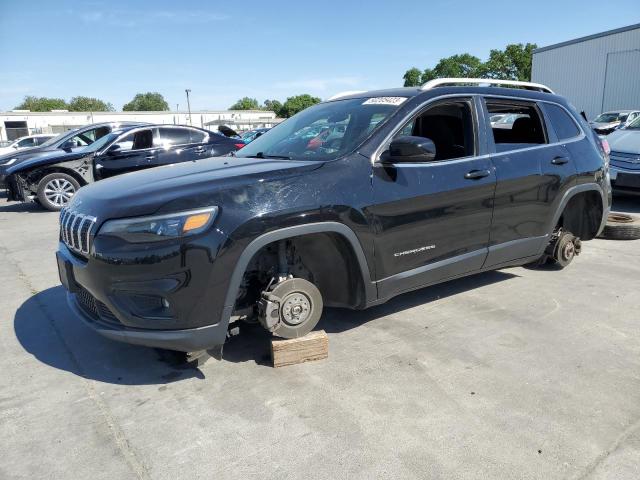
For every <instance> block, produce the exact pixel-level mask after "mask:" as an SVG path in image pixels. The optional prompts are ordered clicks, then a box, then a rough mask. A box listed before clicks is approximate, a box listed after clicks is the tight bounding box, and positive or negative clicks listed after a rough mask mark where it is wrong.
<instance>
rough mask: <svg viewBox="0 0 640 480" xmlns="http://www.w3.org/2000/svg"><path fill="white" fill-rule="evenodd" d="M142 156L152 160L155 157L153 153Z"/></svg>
mask: <svg viewBox="0 0 640 480" xmlns="http://www.w3.org/2000/svg"><path fill="white" fill-rule="evenodd" d="M144 158H146V159H147V160H153V159H154V158H156V156H155V155H147V156H146V157H144Z"/></svg>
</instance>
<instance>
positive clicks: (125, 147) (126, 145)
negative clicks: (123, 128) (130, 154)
mask: <svg viewBox="0 0 640 480" xmlns="http://www.w3.org/2000/svg"><path fill="white" fill-rule="evenodd" d="M133 137H134V134H133V133H130V134H129V135H126V136H124V137H122V138H121V139H120V140H118V141H117V142H116V143H115V145H118V146H119V147H120V151H122V152H126V151H129V150H131V147H133Z"/></svg>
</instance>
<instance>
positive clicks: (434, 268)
mask: <svg viewBox="0 0 640 480" xmlns="http://www.w3.org/2000/svg"><path fill="white" fill-rule="evenodd" d="M477 108H478V105H477V103H476V102H475V101H474V98H472V97H456V98H451V99H447V100H443V101H439V102H432V103H430V104H429V105H428V106H425V108H424V109H423V110H422V111H421V112H419V113H418V114H416V115H415V116H413V117H412V118H411V119H409V120H408V121H407V123H405V124H404V125H403V126H402V127H401V128H400V130H399V131H398V132H397V133H396V134H395V135H394V138H396V137H398V136H406V135H412V136H421V137H426V138H430V139H431V140H432V141H433V142H434V144H435V146H436V157H435V159H434V160H433V161H431V162H422V163H418V162H416V163H397V164H393V165H389V164H381V163H376V164H375V165H374V167H373V194H374V202H373V206H371V207H370V208H368V209H367V210H368V213H369V214H370V215H371V217H372V221H373V223H374V225H375V226H376V239H375V252H376V253H375V255H376V276H377V278H378V279H380V280H379V283H378V289H379V296H380V297H381V298H389V297H391V296H393V295H395V294H397V293H400V292H402V291H406V290H411V289H414V288H419V287H420V286H424V285H428V284H431V283H435V282H438V281H441V280H444V279H447V278H452V277H455V276H457V275H462V274H465V273H468V272H471V271H474V270H478V269H480V268H481V266H482V264H483V262H484V260H485V258H486V255H487V245H488V242H489V231H490V227H491V213H492V206H493V195H494V189H495V183H496V177H495V172H494V170H493V167H492V165H491V161H490V159H489V157H488V155H486V143H485V139H484V132H482V131H479V129H478V128H477V127H478V118H479V115H478V111H477ZM386 148H388V145H387V146H385V147H383V150H385V149H386Z"/></svg>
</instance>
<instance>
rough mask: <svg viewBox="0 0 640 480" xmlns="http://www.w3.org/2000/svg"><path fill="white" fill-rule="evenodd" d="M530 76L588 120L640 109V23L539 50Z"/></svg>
mask: <svg viewBox="0 0 640 480" xmlns="http://www.w3.org/2000/svg"><path fill="white" fill-rule="evenodd" d="M531 77H532V81H534V82H538V83H543V84H545V85H548V86H549V87H551V88H552V89H553V90H554V91H555V92H556V93H558V94H560V95H563V96H565V97H567V98H568V99H569V101H570V102H571V103H572V104H573V105H574V106H575V107H576V108H577V109H578V111H584V112H585V113H586V114H587V117H588V118H589V120H592V119H593V118H594V117H595V116H596V115H598V114H599V113H602V112H605V111H609V110H631V109H639V110H640V24H636V25H630V26H628V27H623V28H618V29H616V30H610V31H608V32H602V33H597V34H595V35H590V36H588V37H582V38H577V39H575V40H569V41H568V42H562V43H558V44H556V45H550V46H548V47H542V48H538V49H537V50H534V52H533V66H532V74H531Z"/></svg>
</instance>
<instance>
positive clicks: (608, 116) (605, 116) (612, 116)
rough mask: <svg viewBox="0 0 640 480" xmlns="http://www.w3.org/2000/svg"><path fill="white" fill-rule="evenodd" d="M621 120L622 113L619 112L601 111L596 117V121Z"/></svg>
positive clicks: (609, 121)
mask: <svg viewBox="0 0 640 480" xmlns="http://www.w3.org/2000/svg"><path fill="white" fill-rule="evenodd" d="M618 120H620V114H619V113H617V112H609V113H601V114H600V115H598V116H597V117H596V119H595V120H594V122H596V123H611V122H617V121H618Z"/></svg>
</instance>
